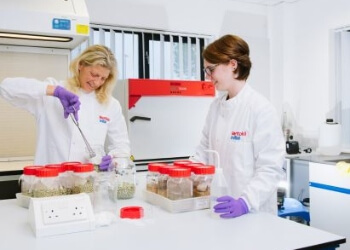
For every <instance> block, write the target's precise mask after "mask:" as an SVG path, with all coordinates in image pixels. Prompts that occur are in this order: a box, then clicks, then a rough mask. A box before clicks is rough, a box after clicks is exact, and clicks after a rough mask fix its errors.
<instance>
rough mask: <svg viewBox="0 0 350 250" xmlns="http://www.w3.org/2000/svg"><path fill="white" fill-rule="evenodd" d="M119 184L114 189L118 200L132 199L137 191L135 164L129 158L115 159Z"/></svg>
mask: <svg viewBox="0 0 350 250" xmlns="http://www.w3.org/2000/svg"><path fill="white" fill-rule="evenodd" d="M113 164H114V169H115V173H116V176H117V182H116V185H115V188H114V197H116V199H131V198H133V197H134V195H135V191H136V178H135V177H136V169H135V164H134V163H133V162H132V161H131V160H130V159H129V158H115V159H113Z"/></svg>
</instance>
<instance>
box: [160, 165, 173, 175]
mask: <svg viewBox="0 0 350 250" xmlns="http://www.w3.org/2000/svg"><path fill="white" fill-rule="evenodd" d="M172 168H174V166H169V165H167V166H158V172H159V173H160V174H169V169H172Z"/></svg>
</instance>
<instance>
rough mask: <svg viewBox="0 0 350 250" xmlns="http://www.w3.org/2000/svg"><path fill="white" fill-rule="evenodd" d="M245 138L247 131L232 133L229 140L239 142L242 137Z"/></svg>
mask: <svg viewBox="0 0 350 250" xmlns="http://www.w3.org/2000/svg"><path fill="white" fill-rule="evenodd" d="M246 136H247V131H232V132H231V140H235V141H239V140H241V138H242V137H246Z"/></svg>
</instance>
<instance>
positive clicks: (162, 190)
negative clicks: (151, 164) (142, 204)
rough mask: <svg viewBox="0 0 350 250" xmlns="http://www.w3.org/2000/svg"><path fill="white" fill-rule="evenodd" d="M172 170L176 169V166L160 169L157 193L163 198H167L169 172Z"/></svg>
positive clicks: (160, 167)
mask: <svg viewBox="0 0 350 250" xmlns="http://www.w3.org/2000/svg"><path fill="white" fill-rule="evenodd" d="M172 168H174V166H169V165H166V166H159V167H158V172H159V176H158V188H157V193H158V194H159V195H161V196H164V197H167V186H168V177H169V170H170V169H172Z"/></svg>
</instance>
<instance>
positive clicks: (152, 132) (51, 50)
mask: <svg viewBox="0 0 350 250" xmlns="http://www.w3.org/2000/svg"><path fill="white" fill-rule="evenodd" d="M349 11H350V2H349V1H347V0H217V1H213V0H177V1H166V0H129V1H122V0H99V1H94V0H66V1H63V0H46V1H43V0H31V1H25V0H14V1H5V0H0V82H2V81H3V80H4V79H5V78H8V77H27V78H36V79H39V80H45V79H46V78H47V77H53V78H55V79H59V80H64V79H67V78H68V77H69V74H70V72H69V64H70V62H71V61H72V60H74V59H75V58H76V57H77V56H78V55H79V54H80V53H81V52H83V51H84V49H86V48H87V47H88V46H90V45H94V44H101V45H105V46H106V47H108V48H110V49H111V51H112V52H113V53H114V54H115V57H116V59H117V69H118V79H117V84H116V87H115V89H114V91H113V96H114V97H115V98H116V99H117V100H118V101H119V103H120V105H121V109H122V114H123V116H124V117H125V121H126V125H127V130H128V136H129V139H130V148H131V154H132V157H131V158H132V159H131V160H132V164H133V166H132V170H130V169H129V170H128V171H131V172H128V171H126V172H122V173H117V175H118V174H119V175H121V176H123V175H126V176H127V177H126V178H130V176H129V175H131V180H130V179H128V180H127V181H129V182H131V183H132V185H134V186H133V189H132V193H131V195H130V196H129V193H123V194H120V193H119V192H118V194H115V196H116V197H115V200H114V203H113V204H109V206H114V208H118V216H117V218H116V219H115V218H112V219H111V217H108V216H107V217H101V216H100V217H98V216H97V215H96V211H97V210H96V204H95V203H94V202H91V199H92V200H93V198H91V196H84V195H83V194H74V195H71V196H69V195H68V196H53V197H51V200H49V199H46V198H28V197H27V198H26V197H24V196H22V195H18V194H20V193H21V185H20V184H21V181H23V178H24V171H23V170H24V167H26V166H34V155H35V147H36V138H37V137H36V136H37V128H36V121H35V119H34V117H33V116H32V115H31V114H30V113H28V112H26V111H24V110H23V109H20V108H17V107H14V106H12V105H10V104H9V103H8V102H6V101H5V100H4V99H2V98H0V112H1V116H0V124H1V125H0V141H1V143H0V211H1V217H2V220H3V221H5V223H1V224H2V225H1V226H0V231H1V232H3V233H2V236H0V241H1V242H0V249H20V248H25V249H48V247H49V246H50V247H53V248H52V249H62V248H64V247H65V248H68V249H70V248H71V247H72V246H73V245H74V244H78V245H79V246H80V247H79V248H86V249H112V247H118V244H120V247H121V248H122V249H141V247H146V248H151V247H152V249H163V248H161V246H165V245H166V246H167V247H165V248H167V249H179V248H182V249H200V248H201V249H220V248H224V247H225V248H226V247H227V246H229V245H231V246H232V244H236V246H237V248H238V249H300V248H303V249H336V248H337V249H338V248H339V249H350V243H349V241H350V229H349V225H350V217H349V211H350V98H349V96H350V94H349V93H350V85H349V81H350V73H349V72H350V71H349V68H350V16H349ZM67 20H68V21H67ZM45 22H48V24H46V23H45ZM56 25H57V26H56ZM13 34H15V35H18V34H26V35H32V36H33V37H31V38H28V37H21V38H18V37H14V36H13ZM226 34H233V35H237V36H239V37H241V38H243V39H244V40H245V41H246V42H247V43H248V44H249V48H250V58H251V61H252V68H251V72H250V76H249V78H248V80H247V84H248V85H250V86H252V87H253V88H254V89H255V90H257V92H259V93H260V94H262V95H263V96H264V97H266V98H267V99H268V100H269V101H270V102H271V103H272V105H273V106H274V108H275V109H276V111H277V114H278V117H279V122H280V126H281V130H282V132H283V136H284V142H285V160H284V164H283V178H282V181H281V182H280V184H279V187H278V191H277V196H278V197H277V201H278V204H276V207H278V216H271V217H270V216H268V215H265V214H263V213H256V214H254V213H252V214H250V213H249V214H248V215H244V216H241V217H238V218H234V219H230V220H227V221H225V220H224V221H223V223H222V222H221V221H220V220H218V219H213V218H209V217H208V216H207V213H209V210H210V205H209V200H207V199H209V196H208V197H207V196H204V197H196V198H190V199H186V200H187V201H188V202H187V203H185V202H183V201H182V200H181V199H180V200H179V201H177V202H175V201H170V200H168V199H165V198H163V197H159V195H154V194H153V193H152V192H148V191H151V189H148V184H149V183H148V182H147V191H145V190H144V189H145V187H146V183H145V182H146V181H148V179H147V178H151V177H150V175H151V174H154V173H153V171H155V170H154V169H155V168H156V167H158V166H157V164H158V163H159V164H163V165H164V164H166V165H173V164H174V165H175V163H177V164H179V166H180V165H181V164H183V165H185V163H186V161H188V159H189V158H190V157H191V156H192V155H193V154H194V151H195V148H196V146H197V145H198V144H199V142H200V139H201V132H202V129H203V125H204V123H205V119H206V115H207V112H208V110H209V106H210V104H211V103H212V102H213V101H214V100H215V98H216V97H217V96H219V95H220V94H221V93H220V91H216V90H215V87H214V86H213V85H212V84H211V83H210V81H208V79H207V78H206V75H205V73H204V72H203V68H204V64H203V58H202V54H201V53H202V51H203V49H204V48H205V47H206V46H207V45H209V44H210V43H212V42H213V41H215V40H216V39H218V38H220V37H221V36H223V35H226ZM34 36H39V38H40V39H39V38H38V37H34ZM47 38H54V39H56V38H69V39H68V40H69V41H67V42H60V41H48V40H47ZM83 132H84V131H83ZM83 136H84V135H83ZM88 137H89V136H88ZM212 153H213V154H215V152H212ZM208 154H211V153H210V152H208ZM67 161H68V159H67ZM218 162H219V161H218ZM187 163H188V162H187ZM129 164H130V163H129ZM152 164H153V165H152ZM129 167H130V166H129ZM162 167H164V166H159V168H162ZM182 167H183V166H182ZM216 167H217V166H216ZM84 171H85V170H84ZM89 171H90V170H89ZM91 171H92V170H91ZM208 171H209V170H208ZM216 172H218V173H219V172H220V171H216ZM159 173H160V174H162V173H161V171H160V172H159ZM159 173H158V174H159ZM210 173H211V172H210ZM211 174H213V173H211ZM214 175H216V173H215V174H213V176H214ZM124 177H125V176H124ZM124 177H123V178H124ZM106 178H107V177H106ZM152 178H154V176H153V177H152ZM105 180H106V179H104V181H105ZM104 183H105V182H101V183H99V185H101V186H103V185H104ZM95 184H96V183H95ZM168 185H169V182H168ZM94 188H95V186H94ZM134 189H135V190H134ZM158 189H159V186H158ZM81 193H84V192H83V191H82V192H81ZM120 195H121V196H123V195H126V196H124V197H122V198H121V196H120ZM186 198H188V197H186ZM112 200H113V199H112ZM68 204H79V205H81V208H82V209H83V210H82V211H83V215H78V216H80V217H78V219H76V217H71V215H68V214H69V208H67V207H69V205H68ZM76 207H79V206H76ZM56 209H57V210H56ZM94 209H95V214H94ZM119 209H120V215H119ZM123 209H125V210H123ZM126 209H129V210H126ZM51 210H52V211H53V210H55V211H58V212H59V213H58V214H59V217H60V218H58V217H57V218H58V219H57V218H56V219H52V218H51V217H47V215H46V214H45V213H46V212H47V211H51ZM61 212H62V213H61ZM124 216H125V217H124ZM62 217H64V218H63V219H62ZM207 217H208V218H207ZM12 222H13V223H12ZM226 222H227V223H226ZM188 223H191V225H190V226H188ZM186 227H187V228H186ZM254 228H255V229H254ZM266 230H267V231H269V232H266ZM194 234H198V237H199V238H198V237H197V236H196V237H193V236H194ZM264 234H266V235H264ZM174 236H175V237H178V238H179V240H176V243H173V241H174ZM160 238H161V239H160ZM196 238H197V240H194V239H196ZM5 239H6V242H9V243H5ZM114 239H115V240H114ZM212 239H213V240H212ZM72 244H73V245H72Z"/></svg>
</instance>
